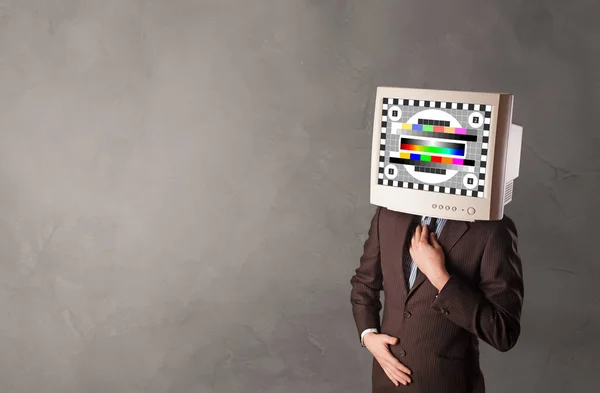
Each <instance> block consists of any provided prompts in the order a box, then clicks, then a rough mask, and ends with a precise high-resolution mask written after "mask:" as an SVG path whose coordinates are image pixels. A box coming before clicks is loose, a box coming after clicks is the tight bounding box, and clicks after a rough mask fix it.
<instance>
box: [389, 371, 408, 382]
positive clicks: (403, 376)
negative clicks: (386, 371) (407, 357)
mask: <svg viewBox="0 0 600 393" xmlns="http://www.w3.org/2000/svg"><path fill="white" fill-rule="evenodd" d="M390 374H392V376H393V377H394V378H395V379H396V380H397V381H399V382H400V383H401V384H403V385H408V384H409V383H411V382H412V379H411V378H410V377H409V376H408V375H406V374H405V373H403V372H402V371H398V370H394V369H392V370H391V371H390Z"/></svg>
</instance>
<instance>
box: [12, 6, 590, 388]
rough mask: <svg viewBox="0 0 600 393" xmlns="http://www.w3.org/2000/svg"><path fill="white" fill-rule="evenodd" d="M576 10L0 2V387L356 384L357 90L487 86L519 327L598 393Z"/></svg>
mask: <svg viewBox="0 0 600 393" xmlns="http://www.w3.org/2000/svg"><path fill="white" fill-rule="evenodd" d="M599 13H600V5H599V3H598V2H597V1H593V0H589V1H579V0H578V1H568V2H567V1H559V0H554V1H534V0H531V1H524V0H505V1H501V2H498V1H491V0H484V1H475V0H457V1H441V0H440V1H435V2H433V1H423V0H418V1H416V0H415V1H412V0H411V1H391V0H390V1H383V0H369V1H361V0H347V1H345V0H330V1H318V0H256V1H243V0H235V1H233V0H195V1H194V0H169V1H159V0H103V1H85V0H55V1H44V0H0V189H1V192H0V250H1V252H2V254H1V260H0V311H1V313H2V314H1V315H2V316H1V318H0V393H106V392H118V393H121V392H122V393H137V392H145V393H192V392H194V393H236V392H244V393H250V392H264V393H279V392H281V393H296V392H311V393H312V392H315V393H330V392H340V393H341V392H343V393H364V392H368V391H369V387H370V361H371V358H370V356H369V354H368V353H367V352H366V351H365V350H364V349H363V348H361V347H360V346H359V343H358V338H357V332H356V330H355V327H354V322H353V320H352V315H351V310H350V303H349V293H350V284H349V279H350V277H351V275H352V274H353V271H354V269H355V268H356V266H358V258H359V256H360V253H361V251H362V242H363V241H364V239H365V237H366V232H367V229H368V224H369V220H370V218H371V215H372V213H373V211H374V208H373V207H372V206H370V205H369V197H368V195H369V190H368V186H369V163H370V140H371V139H370V138H371V123H372V116H373V105H374V94H375V89H376V87H377V86H378V85H400V86H410V87H428V88H440V89H462V90H478V91H506V92H511V93H514V94H515V95H516V102H515V111H514V121H515V122H518V123H521V124H523V125H524V129H525V135H524V145H523V152H522V164H521V176H520V178H519V179H518V180H517V182H516V184H515V195H514V198H515V199H514V201H513V202H512V203H511V204H510V205H509V207H508V209H507V214H508V215H509V216H511V217H512V218H513V219H514V220H515V222H516V224H517V226H518V228H519V235H520V251H521V253H522V257H523V261H524V270H525V279H526V288H525V289H526V299H525V308H524V315H523V333H522V336H521V339H520V341H519V343H518V344H517V346H516V347H515V348H514V349H513V350H512V351H510V352H508V353H504V354H502V353H497V352H494V351H493V350H491V349H490V347H488V346H487V345H485V344H482V350H483V353H482V363H483V367H484V371H485V374H486V378H487V385H488V387H489V392H491V393H500V392H509V391H511V392H512V391H516V392H544V393H554V392H556V393H558V392H578V393H579V392H581V393H586V392H598V391H600V382H599V377H598V370H599V369H600V358H599V357H600V355H599V354H600V311H599V310H600V295H599V294H598V286H599V285H600V258H599V257H598V240H599V239H600V232H599V230H598V227H597V226H594V225H595V223H597V222H598V220H600V214H599V209H598V206H597V204H598V195H600V155H599V154H598V151H599V149H600V137H599V136H598V135H600V134H599V132H598V128H597V125H596V121H595V120H594V118H595V117H596V116H597V115H596V113H597V112H598V109H597V106H598V103H599V102H600V100H599V99H600V97H599V92H600V86H599V81H600V72H599V69H600V62H599V52H598V49H597V48H598V42H600V28H599V24H598V18H597V15H598V14H599Z"/></svg>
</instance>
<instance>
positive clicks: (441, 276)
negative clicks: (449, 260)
mask: <svg viewBox="0 0 600 393" xmlns="http://www.w3.org/2000/svg"><path fill="white" fill-rule="evenodd" d="M409 252H410V255H411V257H412V259H413V261H414V262H415V265H417V267H418V268H419V270H421V272H422V273H423V274H424V275H425V277H427V279H428V280H429V281H430V282H431V283H432V284H433V286H434V287H436V288H437V290H438V292H439V291H441V290H442V288H443V287H444V285H446V283H447V282H448V280H449V279H450V275H449V274H448V271H447V270H446V258H445V256H444V250H443V249H442V246H440V243H438V241H437V239H436V237H435V232H431V233H430V232H429V228H428V227H427V225H424V226H423V227H421V225H419V226H417V229H416V230H415V233H414V234H413V237H412V239H411V241H410V248H409Z"/></svg>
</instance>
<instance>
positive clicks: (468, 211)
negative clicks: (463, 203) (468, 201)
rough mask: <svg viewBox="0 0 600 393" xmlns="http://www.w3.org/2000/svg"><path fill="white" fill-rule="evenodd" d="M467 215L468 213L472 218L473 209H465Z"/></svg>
mask: <svg viewBox="0 0 600 393" xmlns="http://www.w3.org/2000/svg"><path fill="white" fill-rule="evenodd" d="M467 213H469V215H470V216H472V215H473V214H475V209H474V208H472V207H470V208H468V209H467Z"/></svg>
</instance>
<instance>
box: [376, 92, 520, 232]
mask: <svg viewBox="0 0 600 393" xmlns="http://www.w3.org/2000/svg"><path fill="white" fill-rule="evenodd" d="M512 108H513V95H511V94H505V93H479V92H465V91H449V90H429V89H411V88H400V87H379V88H378V89H377V97H376V104H375V115H374V123H373V146H372V162H371V187H370V191H371V195H370V197H371V203H372V204H374V205H377V206H383V207H386V208H388V209H390V210H395V211H401V212H405V213H410V214H418V215H427V216H433V217H440V218H447V219H452V220H463V221H475V220H499V219H501V218H502V216H503V215H504V206H505V205H506V204H507V203H508V202H510V201H511V200H512V192H513V182H514V179H516V178H517V177H518V172H519V162H520V153H521V140H522V131H523V129H522V127H521V126H519V125H517V124H513V123H512Z"/></svg>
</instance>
